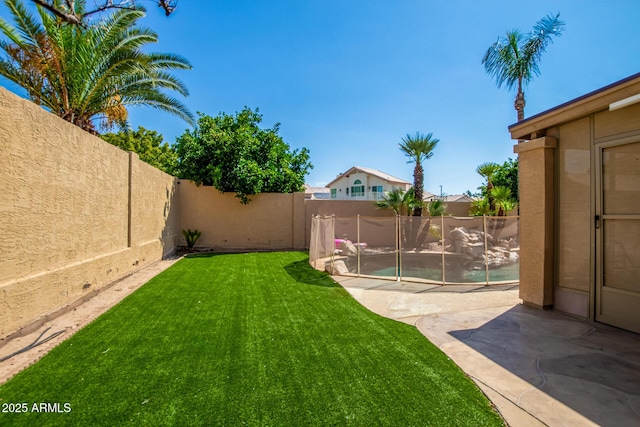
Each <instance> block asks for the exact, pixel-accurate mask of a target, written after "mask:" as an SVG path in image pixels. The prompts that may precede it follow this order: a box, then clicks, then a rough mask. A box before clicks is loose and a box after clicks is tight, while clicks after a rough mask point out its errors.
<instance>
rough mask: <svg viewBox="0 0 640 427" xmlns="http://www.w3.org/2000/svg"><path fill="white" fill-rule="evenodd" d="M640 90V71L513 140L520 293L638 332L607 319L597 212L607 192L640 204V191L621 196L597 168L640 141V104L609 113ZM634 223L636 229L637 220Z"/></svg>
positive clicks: (533, 122) (520, 126)
mask: <svg viewBox="0 0 640 427" xmlns="http://www.w3.org/2000/svg"><path fill="white" fill-rule="evenodd" d="M638 93H640V74H638V75H635V76H631V77H629V78H627V79H624V80H622V81H620V82H616V83H614V84H612V85H610V86H607V87H605V88H602V89H599V90H597V91H595V92H592V93H590V94H587V95H585V96H582V97H580V98H577V99H575V100H573V101H569V102H568V103H566V104H562V105H560V106H558V107H555V108H553V109H551V110H549V111H546V112H543V113H540V114H538V115H536V116H533V117H531V118H529V119H527V120H525V121H523V122H520V123H517V124H515V125H513V126H511V127H510V131H511V136H512V138H514V139H524V140H525V142H523V143H519V144H516V145H515V146H514V152H516V153H518V154H519V165H520V193H521V194H520V198H521V199H520V216H521V224H520V225H521V242H522V243H521V264H520V265H521V267H520V268H521V270H520V296H521V298H522V299H523V300H524V302H525V304H529V305H532V306H538V307H553V308H554V309H555V310H558V311H562V312H566V313H568V314H571V315H574V316H579V317H582V318H586V319H591V320H599V321H603V322H605V323H611V324H615V325H616V326H621V327H626V328H631V329H632V330H633V328H635V327H634V326H632V325H631V326H625V324H628V322H627V321H628V319H626V320H625V319H623V321H622V322H623V323H616V322H617V320H615V319H613V320H611V319H609V318H608V317H607V315H606V314H605V315H603V312H602V308H603V307H602V304H603V299H602V298H599V297H598V294H599V290H598V281H599V277H601V276H599V275H601V274H602V269H603V266H602V265H601V261H600V260H601V256H602V255H601V252H602V251H603V250H604V249H603V246H601V245H598V239H599V237H598V236H600V235H601V234H599V233H600V232H601V231H600V229H599V228H598V227H599V224H600V223H599V221H600V220H599V219H596V215H597V214H598V213H600V211H601V207H602V203H603V201H602V200H601V195H602V194H605V193H604V192H603V191H607V192H609V193H606V194H614V195H615V196H616V197H623V198H626V199H627V200H638V199H639V196H640V188H635V189H634V188H631V187H633V185H632V186H629V185H627V187H630V188H627V189H626V191H622V192H620V190H619V189H618V190H616V192H615V193H611V192H612V191H614V189H612V188H607V189H604V190H602V187H601V185H602V182H603V181H602V174H601V172H602V171H599V170H598V162H599V156H600V155H601V154H600V153H601V151H599V150H601V148H599V147H601V146H607V144H617V143H618V142H621V143H623V142H633V141H636V140H638V141H640V120H639V119H638V117H640V104H638V103H636V104H631V105H629V106H626V107H624V108H620V109H617V110H613V111H611V110H610V104H612V103H616V102H618V101H620V100H623V99H627V98H629V97H631V96H634V95H637V94H638ZM630 179H631V180H632V181H631V182H634V181H633V180H634V179H636V178H635V177H630ZM636 187H637V186H636ZM621 188H622V187H621ZM620 194H623V196H620ZM629 213H633V212H629ZM628 221H629V222H627V224H628V225H629V226H631V224H633V222H632V221H633V220H632V219H629V220H628ZM629 233H630V234H629V235H628V236H626V238H627V239H630V238H633V236H634V231H633V227H631V228H629ZM616 238H619V237H616ZM620 243H622V242H614V241H609V242H608V243H607V244H609V245H611V246H610V247H613V245H618V244H620ZM600 289H601V288H600ZM629 296H630V295H629ZM607 298H609V299H611V298H612V297H607ZM621 299H622V297H621ZM626 300H627V301H631V299H630V298H626ZM611 304H613V302H612V303H611ZM634 304H635V303H634ZM605 308H606V307H605ZM609 311H615V310H610V307H609ZM632 311H633V310H632ZM635 311H638V312H640V305H638V306H637V310H635ZM614 317H615V316H614ZM626 317H629V316H626ZM607 319H608V320H607Z"/></svg>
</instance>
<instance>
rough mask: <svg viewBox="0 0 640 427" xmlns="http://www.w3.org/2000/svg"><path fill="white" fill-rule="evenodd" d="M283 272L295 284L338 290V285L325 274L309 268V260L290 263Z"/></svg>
mask: <svg viewBox="0 0 640 427" xmlns="http://www.w3.org/2000/svg"><path fill="white" fill-rule="evenodd" d="M284 269H285V271H286V272H287V274H288V275H289V276H291V277H292V278H293V279H294V280H295V281H296V282H299V283H306V284H308V285H314V286H322V287H323V288H339V287H340V285H338V284H337V283H336V282H335V281H334V280H333V279H332V278H331V276H329V275H328V274H327V273H325V272H323V271H318V270H316V269H315V268H313V267H311V264H309V258H305V259H303V260H301V261H296V262H292V263H291V264H288V265H286V266H285V267H284Z"/></svg>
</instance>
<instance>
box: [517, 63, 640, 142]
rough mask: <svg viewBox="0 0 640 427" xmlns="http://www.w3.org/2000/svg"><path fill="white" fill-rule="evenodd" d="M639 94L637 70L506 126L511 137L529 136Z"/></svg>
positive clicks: (638, 74) (527, 137)
mask: <svg viewBox="0 0 640 427" xmlns="http://www.w3.org/2000/svg"><path fill="white" fill-rule="evenodd" d="M638 93H640V73H637V74H634V75H632V76H629V77H627V78H625V79H622V80H619V81H617V82H615V83H612V84H610V85H608V86H605V87H603V88H600V89H598V90H595V91H593V92H589V93H587V94H586V95H582V96H580V97H578V98H575V99H573V100H571V101H568V102H565V103H564V104H560V105H558V106H556V107H553V108H551V109H549V110H546V111H543V112H541V113H539V114H536V115H534V116H531V117H529V118H527V119H525V120H522V121H520V122H518V123H514V124H512V125H511V126H509V132H511V138H512V139H529V138H530V135H532V134H535V133H536V132H538V131H541V130H544V129H547V128H550V127H553V126H557V125H559V124H561V123H566V122H568V121H571V120H574V119H577V118H579V117H584V116H586V115H589V114H592V113H595V112H597V111H602V110H606V109H608V108H609V105H610V104H611V103H613V102H616V101H620V100H622V99H625V98H628V97H630V96H634V95H637V94H638Z"/></svg>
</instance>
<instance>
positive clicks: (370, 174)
mask: <svg viewBox="0 0 640 427" xmlns="http://www.w3.org/2000/svg"><path fill="white" fill-rule="evenodd" d="M326 186H327V187H328V188H329V189H330V191H331V199H332V200H380V199H382V196H383V194H384V193H385V192H387V191H391V190H394V189H396V188H399V189H401V190H403V191H407V190H408V189H409V188H411V183H410V182H407V181H405V180H404V179H400V178H396V177H395V176H391V175H389V174H387V173H384V172H382V171H379V170H377V169H371V168H365V167H362V166H354V167H352V168H350V169H349V170H348V171H346V172H345V173H342V174H340V175H338V177H337V178H336V179H334V180H333V181H331V182H330V183H329V184H327V185H326Z"/></svg>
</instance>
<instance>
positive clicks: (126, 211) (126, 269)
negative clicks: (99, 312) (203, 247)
mask: <svg viewBox="0 0 640 427" xmlns="http://www.w3.org/2000/svg"><path fill="white" fill-rule="evenodd" d="M0 164H1V165H2V167H1V168H0V183H2V185H1V187H0V191H1V192H0V235H1V236H2V237H1V238H0V339H2V338H4V337H6V336H8V335H11V334H13V333H15V332H16V331H18V330H20V329H21V328H24V327H26V326H27V325H30V324H33V323H34V322H36V321H37V320H38V319H41V318H43V316H46V315H48V314H50V313H52V312H54V311H57V310H59V309H60V308H61V307H64V306H68V305H70V304H72V303H74V302H76V301H77V300H79V299H81V298H83V297H86V296H87V295H89V294H92V293H94V292H96V291H97V290H99V289H100V288H102V287H104V286H105V285H107V284H109V283H111V282H113V281H114V280H116V279H119V278H121V277H123V276H125V275H127V274H128V273H131V272H132V271H134V270H136V269H138V268H140V267H142V266H144V265H146V264H150V263H152V262H154V261H156V260H159V259H161V258H162V256H163V254H168V253H170V252H171V251H173V250H175V245H176V242H177V234H178V230H177V225H178V224H177V211H176V209H175V206H174V203H173V200H174V198H175V197H174V196H175V179H174V178H173V177H171V176H169V175H167V174H164V173H163V172H161V171H158V170H157V169H155V168H153V167H151V166H149V165H147V164H145V163H143V162H141V161H140V160H139V159H138V158H137V155H135V154H132V153H128V152H125V151H122V150H120V149H119V148H117V147H114V146H112V145H110V144H108V143H106V142H105V141H102V140H101V139H100V138H97V137H95V136H93V135H90V134H88V133H86V132H84V131H82V130H81V129H79V128H78V127H76V126H73V125H71V124H70V123H68V122H66V121H64V120H62V119H60V118H58V117H56V116H54V115H52V114H50V113H48V112H46V111H45V110H43V109H42V108H40V107H39V106H37V105H35V104H33V103H31V102H29V101H27V100H24V99H22V98H20V97H18V96H16V95H14V94H12V93H10V92H8V91H6V90H5V89H3V88H0ZM132 200H135V203H132V202H131V201H132Z"/></svg>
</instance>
